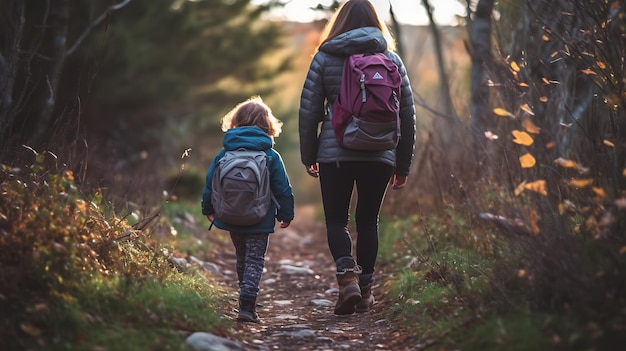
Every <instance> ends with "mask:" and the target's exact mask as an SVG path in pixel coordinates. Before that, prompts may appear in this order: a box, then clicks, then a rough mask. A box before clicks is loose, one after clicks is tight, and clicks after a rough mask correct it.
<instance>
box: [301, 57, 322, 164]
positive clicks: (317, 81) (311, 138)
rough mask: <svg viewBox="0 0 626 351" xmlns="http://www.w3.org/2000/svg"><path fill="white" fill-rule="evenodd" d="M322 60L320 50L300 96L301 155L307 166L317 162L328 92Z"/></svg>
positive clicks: (312, 62)
mask: <svg viewBox="0 0 626 351" xmlns="http://www.w3.org/2000/svg"><path fill="white" fill-rule="evenodd" d="M321 61H322V56H321V54H320V53H319V52H318V53H316V54H315V56H314V57H313V60H312V61H311V65H310V67H309V71H308V73H307V76H306V79H305V81H304V87H303V88H302V95H301V96H300V110H299V120H298V123H299V124H298V129H299V133H300V157H301V160H302V163H303V164H304V165H305V166H309V165H312V164H314V163H316V162H317V149H318V135H317V133H318V128H319V124H320V123H321V122H322V121H323V119H324V114H325V112H324V107H325V100H326V92H325V91H324V82H323V65H322V62H321Z"/></svg>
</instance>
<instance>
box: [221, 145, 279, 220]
mask: <svg viewBox="0 0 626 351" xmlns="http://www.w3.org/2000/svg"><path fill="white" fill-rule="evenodd" d="M211 184H212V187H213V192H212V194H211V204H212V205H213V209H214V210H215V216H216V217H217V218H219V219H220V220H221V221H222V222H224V223H226V224H231V225H238V226H248V225H254V224H258V223H260V222H261V221H262V220H263V218H265V215H267V212H268V211H269V209H270V206H271V202H272V198H273V196H272V191H271V189H270V174H269V170H268V168H267V154H266V153H265V151H256V150H246V149H238V150H231V151H226V153H225V154H224V157H223V158H222V159H221V160H219V162H218V163H217V165H216V168H215V171H214V173H213V179H212V181H211Z"/></svg>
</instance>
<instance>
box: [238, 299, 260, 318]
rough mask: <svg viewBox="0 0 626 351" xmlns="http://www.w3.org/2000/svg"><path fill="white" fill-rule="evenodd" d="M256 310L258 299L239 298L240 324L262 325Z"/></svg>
mask: <svg viewBox="0 0 626 351" xmlns="http://www.w3.org/2000/svg"><path fill="white" fill-rule="evenodd" d="M255 309H256V298H254V297H248V296H241V297H239V314H238V315H237V320H238V321H240V322H252V323H261V320H260V319H259V316H258V315H257V314H256V312H255Z"/></svg>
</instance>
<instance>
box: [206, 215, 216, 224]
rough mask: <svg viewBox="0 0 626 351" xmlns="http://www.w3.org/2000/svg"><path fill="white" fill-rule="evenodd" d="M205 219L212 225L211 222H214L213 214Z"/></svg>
mask: <svg viewBox="0 0 626 351" xmlns="http://www.w3.org/2000/svg"><path fill="white" fill-rule="evenodd" d="M206 218H207V219H208V220H209V222H211V223H213V220H215V215H214V214H210V215H206Z"/></svg>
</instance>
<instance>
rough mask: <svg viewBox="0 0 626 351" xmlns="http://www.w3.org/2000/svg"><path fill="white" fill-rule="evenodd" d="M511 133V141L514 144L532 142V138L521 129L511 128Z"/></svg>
mask: <svg viewBox="0 0 626 351" xmlns="http://www.w3.org/2000/svg"><path fill="white" fill-rule="evenodd" d="M511 134H513V137H514V139H513V142H514V143H516V144H519V145H524V146H530V145H532V144H533V143H534V140H533V138H532V137H531V136H530V135H529V134H528V133H526V132H523V131H521V130H513V131H512V132H511Z"/></svg>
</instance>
